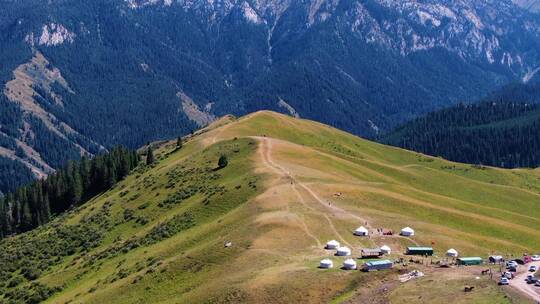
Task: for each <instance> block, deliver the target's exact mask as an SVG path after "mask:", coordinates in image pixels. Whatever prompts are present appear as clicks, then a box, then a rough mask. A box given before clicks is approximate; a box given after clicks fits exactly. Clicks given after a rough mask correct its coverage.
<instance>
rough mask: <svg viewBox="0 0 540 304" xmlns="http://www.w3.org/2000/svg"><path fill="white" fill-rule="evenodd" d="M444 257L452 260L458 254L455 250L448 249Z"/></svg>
mask: <svg viewBox="0 0 540 304" xmlns="http://www.w3.org/2000/svg"><path fill="white" fill-rule="evenodd" d="M446 256H449V257H452V258H457V256H458V252H457V250H455V249H454V248H450V249H448V251H447V252H446Z"/></svg>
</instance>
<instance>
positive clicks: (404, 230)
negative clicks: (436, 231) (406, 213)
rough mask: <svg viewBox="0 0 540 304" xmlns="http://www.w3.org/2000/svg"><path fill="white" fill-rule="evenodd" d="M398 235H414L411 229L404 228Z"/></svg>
mask: <svg viewBox="0 0 540 304" xmlns="http://www.w3.org/2000/svg"><path fill="white" fill-rule="evenodd" d="M400 234H401V235H403V236H413V235H414V230H413V229H412V228H411V227H405V228H403V229H401V233H400Z"/></svg>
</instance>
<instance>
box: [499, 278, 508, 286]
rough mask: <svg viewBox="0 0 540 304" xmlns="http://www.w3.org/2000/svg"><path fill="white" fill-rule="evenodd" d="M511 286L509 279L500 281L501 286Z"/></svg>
mask: <svg viewBox="0 0 540 304" xmlns="http://www.w3.org/2000/svg"><path fill="white" fill-rule="evenodd" d="M509 284H510V280H509V279H508V278H505V277H502V278H501V279H500V280H499V285H509Z"/></svg>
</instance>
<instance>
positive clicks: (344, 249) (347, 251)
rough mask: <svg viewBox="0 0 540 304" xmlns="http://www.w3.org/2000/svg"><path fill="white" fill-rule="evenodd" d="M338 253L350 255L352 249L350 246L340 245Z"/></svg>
mask: <svg viewBox="0 0 540 304" xmlns="http://www.w3.org/2000/svg"><path fill="white" fill-rule="evenodd" d="M336 255H339V256H349V255H351V250H350V249H349V248H348V247H339V248H338V249H337V252H336Z"/></svg>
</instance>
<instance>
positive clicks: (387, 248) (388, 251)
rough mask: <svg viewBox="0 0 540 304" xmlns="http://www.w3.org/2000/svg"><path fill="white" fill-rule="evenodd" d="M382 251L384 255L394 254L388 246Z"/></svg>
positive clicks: (382, 248) (384, 246)
mask: <svg viewBox="0 0 540 304" xmlns="http://www.w3.org/2000/svg"><path fill="white" fill-rule="evenodd" d="M380 249H381V252H382V253H383V254H390V253H392V249H390V247H388V246H387V245H383V246H382V247H381V248H380Z"/></svg>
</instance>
